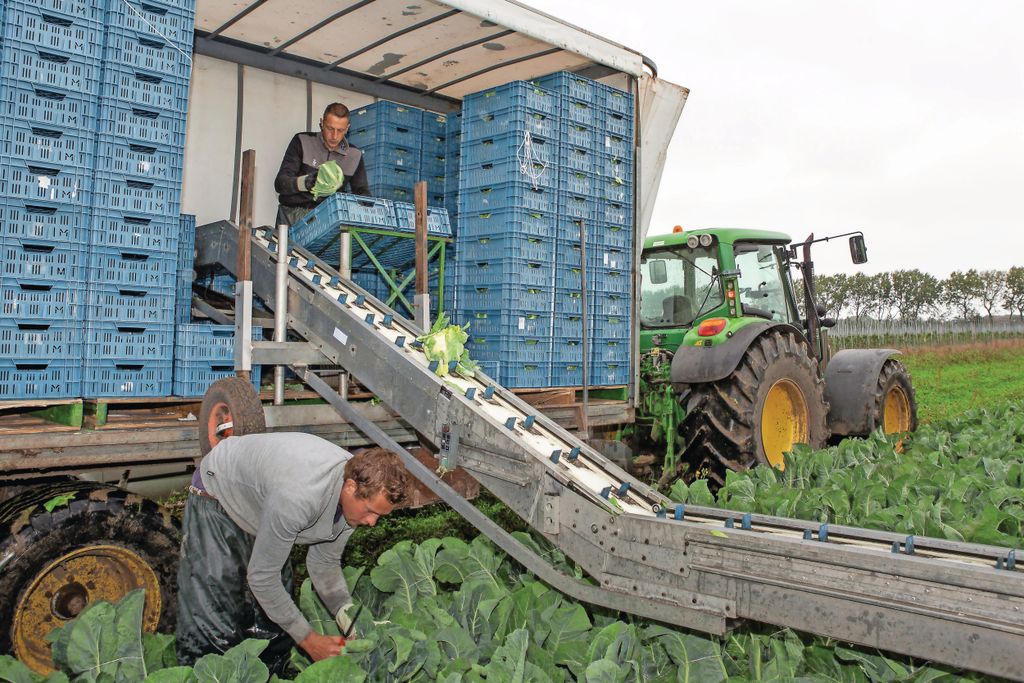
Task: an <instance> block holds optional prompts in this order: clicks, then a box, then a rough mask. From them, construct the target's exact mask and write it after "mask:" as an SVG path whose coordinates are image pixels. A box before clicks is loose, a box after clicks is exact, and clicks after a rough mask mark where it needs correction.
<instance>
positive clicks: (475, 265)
mask: <svg viewBox="0 0 1024 683" xmlns="http://www.w3.org/2000/svg"><path fill="white" fill-rule="evenodd" d="M553 261H554V259H553V257H552V256H550V255H549V256H547V257H546V258H544V259H533V260H528V259H520V258H505V257H501V256H496V257H492V259H490V260H486V261H481V260H477V261H469V260H468V259H464V261H463V262H464V263H465V264H466V268H467V269H468V270H467V272H469V273H471V276H470V277H471V278H472V281H473V282H474V283H477V284H489V285H501V284H505V283H508V284H517V285H528V286H531V287H550V286H551V285H552V284H554V269H555V266H554V262H553Z"/></svg>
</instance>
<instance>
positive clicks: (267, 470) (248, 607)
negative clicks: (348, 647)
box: [177, 432, 410, 673]
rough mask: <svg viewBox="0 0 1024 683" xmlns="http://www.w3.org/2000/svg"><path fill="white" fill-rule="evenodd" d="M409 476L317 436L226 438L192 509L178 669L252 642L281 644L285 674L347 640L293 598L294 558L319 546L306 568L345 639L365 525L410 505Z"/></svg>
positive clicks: (275, 663)
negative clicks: (316, 625) (344, 563)
mask: <svg viewBox="0 0 1024 683" xmlns="http://www.w3.org/2000/svg"><path fill="white" fill-rule="evenodd" d="M409 482H410V480H409V474H408V472H407V471H406V469H405V466H404V465H403V464H402V461H401V459H400V458H399V456H398V455H397V454H395V453H393V452H391V451H387V450H384V449H383V448H373V449H370V450H367V451H363V452H362V453H360V454H359V455H356V456H353V455H352V454H350V453H349V452H348V451H346V450H344V449H342V448H340V447H338V446H336V445H334V444H332V443H330V442H329V441H326V440H324V439H321V438H320V437H318V436H314V435H312V434H298V433H280V432H278V433H273V434H251V435H247V436H236V437H230V438H228V439H225V440H224V441H222V442H220V443H219V444H217V446H216V447H215V448H214V449H213V450H212V451H210V453H209V454H208V455H207V456H206V457H205V458H203V460H202V462H201V463H200V465H199V468H198V469H197V470H196V473H195V476H194V477H193V478H192V485H191V486H190V487H189V492H190V494H191V495H189V497H188V501H187V503H186V505H185V519H184V522H183V526H184V529H183V531H184V536H183V538H182V543H181V564H180V566H179V569H178V630H177V650H178V659H179V661H180V662H181V663H182V664H189V665H190V664H193V663H194V662H195V661H196V659H198V658H199V657H201V656H203V655H204V654H208V653H211V652H214V653H223V652H225V651H227V650H228V649H230V648H231V647H233V646H235V645H237V644H238V643H240V642H242V641H243V640H245V639H247V638H263V639H267V640H269V641H270V644H269V645H268V646H267V648H266V650H264V652H263V654H262V655H261V658H262V659H263V661H264V662H265V663H266V664H267V666H268V667H269V668H270V669H271V671H272V672H274V673H281V672H282V670H283V668H284V667H285V665H286V664H287V663H288V658H289V653H290V652H291V648H292V644H293V642H294V643H298V645H299V646H300V647H301V648H302V649H303V650H305V651H306V653H307V654H308V655H309V656H310V657H312V658H313V660H314V661H316V660H320V659H324V658H326V657H331V656H334V655H337V654H338V653H339V652H340V651H341V648H342V647H343V643H344V641H343V640H342V639H341V638H339V637H331V636H325V635H320V634H318V633H316V632H315V631H314V630H313V629H312V628H311V627H310V624H309V622H308V621H307V620H306V618H305V617H304V616H303V615H302V612H301V611H300V610H299V608H298V607H297V606H296V605H295V602H294V600H293V599H292V593H291V590H292V570H291V563H290V561H289V557H290V555H291V550H292V547H293V546H295V545H296V544H299V545H308V546H309V550H308V551H307V553H306V569H307V571H308V572H309V578H310V580H311V581H312V583H313V588H314V589H315V590H316V592H317V594H318V595H319V596H320V599H321V600H322V601H323V603H324V605H326V607H327V609H328V610H330V612H331V614H334V615H336V616H335V618H336V620H337V621H338V625H339V627H341V629H342V632H343V633H345V632H346V631H347V630H348V629H349V627H350V626H351V618H352V615H351V614H349V611H350V610H349V608H350V607H351V606H352V597H351V595H350V593H349V589H348V586H347V585H346V584H345V578H344V576H343V575H342V571H341V555H342V552H343V551H344V550H345V544H346V543H347V542H348V539H349V537H350V536H351V535H352V531H353V530H354V529H355V527H357V526H362V525H369V526H373V525H374V524H376V523H377V520H378V519H379V518H380V517H381V516H383V515H386V514H388V513H390V512H391V511H392V509H394V507H395V506H396V505H398V504H399V503H401V502H402V500H403V499H404V496H405V492H406V489H407V488H408V486H409Z"/></svg>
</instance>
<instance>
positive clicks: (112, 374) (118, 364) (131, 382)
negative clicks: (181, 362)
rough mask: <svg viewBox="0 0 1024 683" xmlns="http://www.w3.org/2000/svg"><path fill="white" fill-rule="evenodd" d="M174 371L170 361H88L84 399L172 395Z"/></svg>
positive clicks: (83, 386)
mask: <svg viewBox="0 0 1024 683" xmlns="http://www.w3.org/2000/svg"><path fill="white" fill-rule="evenodd" d="M172 368H173V365H172V363H171V361H169V360H167V361H161V360H143V359H138V360H136V359H113V358H93V359H88V360H86V361H85V363H84V367H83V375H82V396H84V397H85V398H103V397H117V396H143V397H157V396H170V395H171V377H172V372H173V370H172Z"/></svg>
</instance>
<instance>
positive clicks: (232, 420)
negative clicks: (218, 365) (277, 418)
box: [199, 377, 267, 455]
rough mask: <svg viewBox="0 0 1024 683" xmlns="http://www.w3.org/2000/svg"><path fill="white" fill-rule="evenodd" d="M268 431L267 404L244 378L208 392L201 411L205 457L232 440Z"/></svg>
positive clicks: (201, 444)
mask: <svg viewBox="0 0 1024 683" xmlns="http://www.w3.org/2000/svg"><path fill="white" fill-rule="evenodd" d="M227 425H230V426H227ZM265 431H267V419H266V416H265V415H264V413H263V404H262V403H260V397H259V395H258V394H257V393H256V389H254V388H253V386H252V384H250V383H249V382H247V381H245V380H244V379H242V378H241V377H225V378H223V379H219V380H217V381H216V382H214V383H213V384H211V385H210V388H209V389H207V390H206V395H204V396H203V406H202V409H200V411H199V448H200V450H201V452H202V454H203V455H206V454H207V453H209V452H210V451H211V450H212V449H213V447H214V446H216V445H217V444H218V443H220V442H221V441H223V440H224V439H226V438H228V437H229V436H242V435H244V434H261V433H263V432H265Z"/></svg>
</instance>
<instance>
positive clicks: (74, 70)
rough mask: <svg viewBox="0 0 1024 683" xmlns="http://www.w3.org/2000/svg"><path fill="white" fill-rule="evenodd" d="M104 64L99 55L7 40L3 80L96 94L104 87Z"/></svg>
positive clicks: (28, 85)
mask: <svg viewBox="0 0 1024 683" xmlns="http://www.w3.org/2000/svg"><path fill="white" fill-rule="evenodd" d="M100 64H101V62H100V60H99V58H93V57H88V56H82V55H78V54H72V53H68V52H57V51H55V50H49V49H46V48H41V47H37V46H35V45H32V44H31V43H26V42H23V41H19V40H14V39H5V40H4V45H3V61H2V70H0V80H3V81H4V83H5V84H6V85H14V84H17V85H21V86H27V87H33V86H36V87H42V88H56V89H58V90H63V91H72V92H79V93H82V94H84V95H89V96H95V95H96V93H97V92H98V90H99V86H100Z"/></svg>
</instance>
